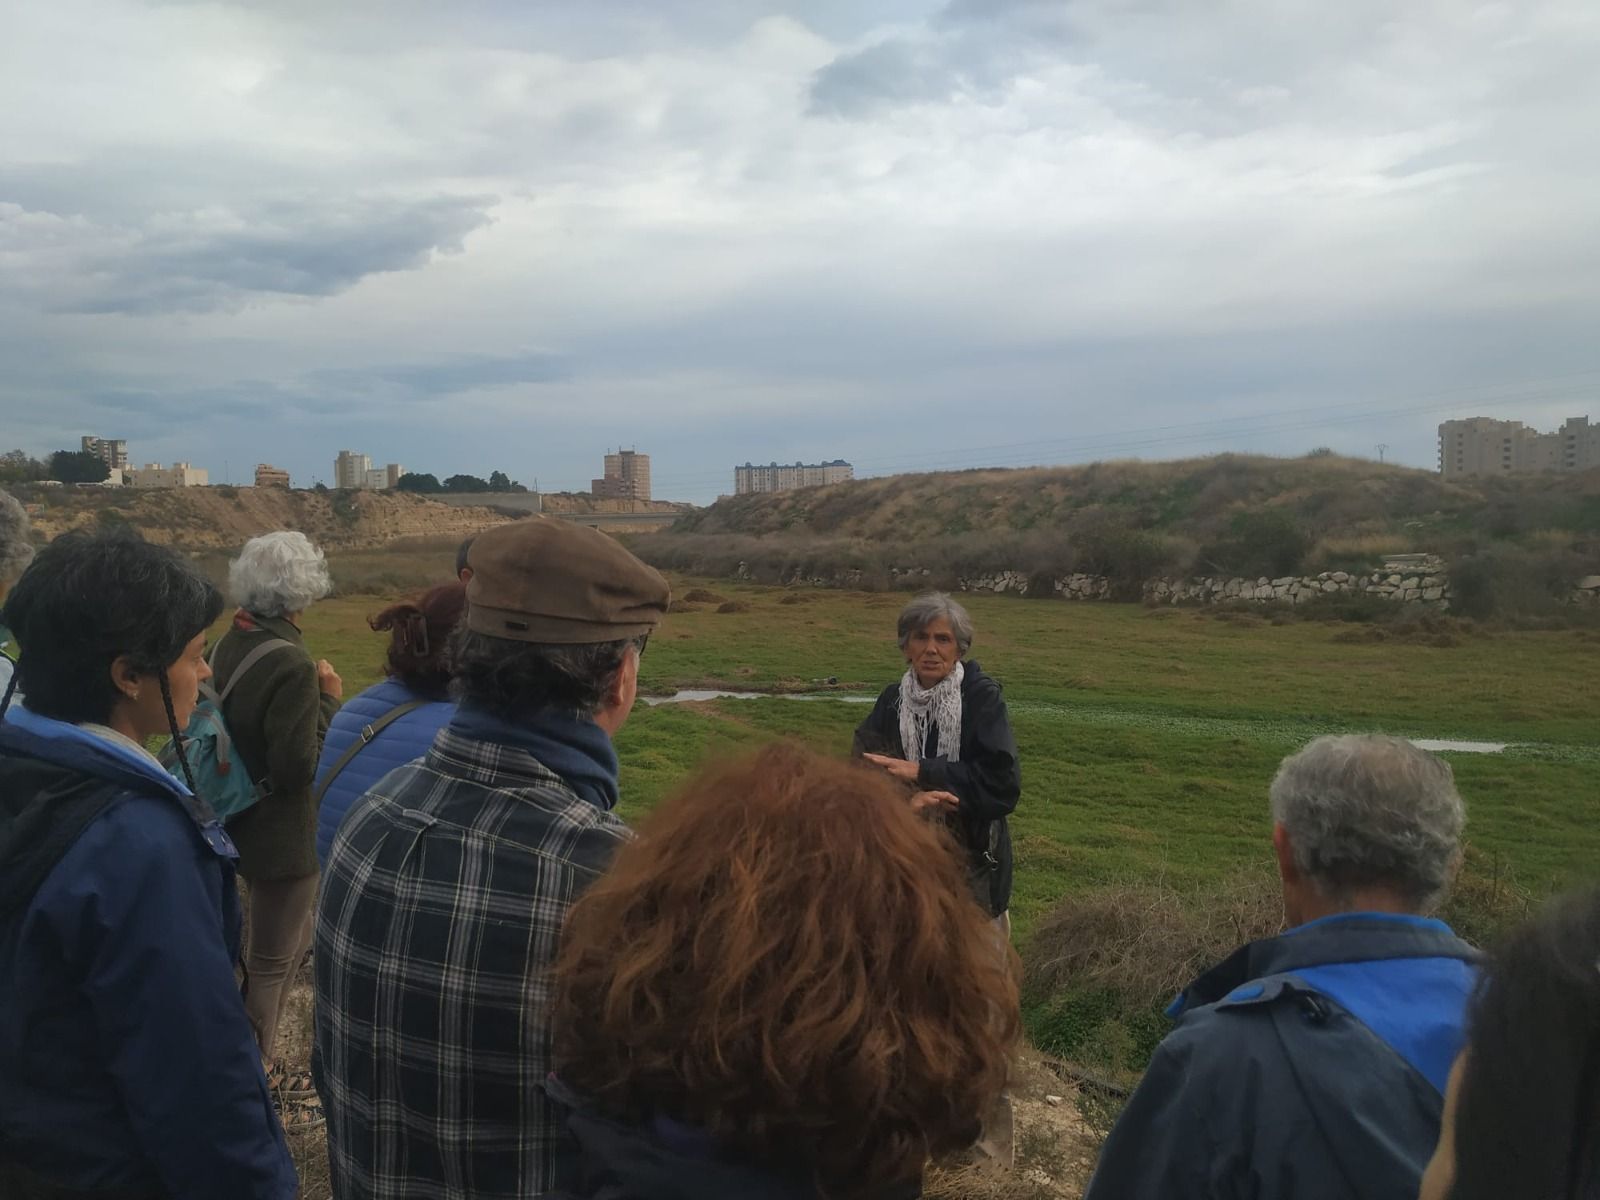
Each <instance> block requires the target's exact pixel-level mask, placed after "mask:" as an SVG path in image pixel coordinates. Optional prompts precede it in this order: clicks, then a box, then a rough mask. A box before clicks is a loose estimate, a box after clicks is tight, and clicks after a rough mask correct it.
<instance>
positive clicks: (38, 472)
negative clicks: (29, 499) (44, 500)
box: [0, 450, 111, 483]
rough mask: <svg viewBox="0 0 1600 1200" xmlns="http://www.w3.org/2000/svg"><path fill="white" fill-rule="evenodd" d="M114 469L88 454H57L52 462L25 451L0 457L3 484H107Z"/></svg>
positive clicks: (63, 452) (58, 451) (0, 481)
mask: <svg viewBox="0 0 1600 1200" xmlns="http://www.w3.org/2000/svg"><path fill="white" fill-rule="evenodd" d="M109 478H111V468H110V467H108V466H107V465H106V462H105V460H104V459H102V458H101V457H100V456H99V455H98V454H91V453H90V452H89V451H87V450H57V451H56V452H55V453H54V454H52V455H50V457H49V458H43V459H40V458H34V457H33V456H31V455H30V454H28V452H27V451H25V450H7V451H6V452H5V453H4V454H0V483H38V482H40V481H41V480H45V479H54V480H58V481H60V482H61V483H104V482H105V481H106V480H107V479H109Z"/></svg>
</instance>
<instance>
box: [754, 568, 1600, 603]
mask: <svg viewBox="0 0 1600 1200" xmlns="http://www.w3.org/2000/svg"><path fill="white" fill-rule="evenodd" d="M740 566H741V571H740V573H739V575H740V578H748V577H749V573H748V571H747V570H744V569H743V564H740ZM889 574H890V577H891V578H892V579H893V581H894V583H895V586H896V587H900V588H903V587H905V586H906V585H907V584H911V585H912V586H915V584H916V583H917V582H918V581H919V580H923V579H929V580H930V581H931V572H929V571H928V569H927V568H925V567H893V568H891V569H890V572H889ZM862 578H863V576H862V573H861V572H860V571H844V572H841V573H840V574H838V575H835V576H832V577H830V578H825V577H822V576H817V577H814V578H811V577H802V576H799V575H797V576H795V577H794V578H793V579H788V580H785V583H787V584H789V585H790V586H793V585H796V584H810V585H812V586H814V587H836V588H837V587H842V588H853V587H859V586H861V582H862ZM1029 578H1030V577H1029V576H1028V575H1026V574H1024V573H1023V572H1021V571H995V572H993V573H991V574H988V575H976V576H974V577H972V578H971V579H962V580H961V581H960V583H959V590H960V591H963V592H994V593H999V594H1005V593H1010V594H1013V595H1017V596H1026V595H1027V594H1028V590H1029ZM1053 586H1054V589H1055V594H1056V595H1057V596H1059V597H1060V598H1061V599H1063V600H1109V599H1110V598H1111V581H1110V580H1109V579H1108V578H1106V576H1104V575H1084V574H1075V575H1067V576H1065V577H1063V578H1060V579H1056V580H1054V581H1053ZM1340 594H1344V595H1363V596H1375V597H1379V598H1381V599H1384V600H1392V601H1395V602H1396V603H1400V604H1423V605H1427V606H1428V607H1430V608H1432V609H1435V610H1436V611H1439V612H1447V611H1449V608H1450V581H1449V579H1448V578H1447V576H1446V570H1445V563H1444V560H1443V559H1440V558H1435V557H1432V556H1431V555H1430V556H1422V555H1410V556H1407V557H1406V558H1405V559H1404V560H1402V561H1398V562H1387V563H1385V564H1384V566H1383V568H1382V569H1381V570H1376V571H1370V572H1357V573H1351V572H1349V571H1323V572H1320V573H1319V574H1316V575H1284V576H1281V577H1279V578H1277V579H1268V578H1267V577H1266V576H1265V575H1262V576H1259V577H1257V578H1255V579H1227V578H1220V577H1216V576H1205V577H1195V578H1190V579H1152V580H1149V581H1148V582H1147V583H1146V584H1145V585H1144V593H1143V595H1144V601H1145V603H1147V604H1217V603H1220V602H1223V601H1241V602H1245V603H1250V602H1254V603H1260V604H1273V603H1275V604H1305V603H1306V602H1308V601H1310V600H1314V599H1316V598H1317V597H1318V596H1334V595H1340ZM1572 602H1573V603H1574V604H1600V575H1589V576H1586V577H1585V578H1583V579H1580V580H1579V581H1578V584H1577V586H1576V587H1575V588H1574V589H1573V593H1572Z"/></svg>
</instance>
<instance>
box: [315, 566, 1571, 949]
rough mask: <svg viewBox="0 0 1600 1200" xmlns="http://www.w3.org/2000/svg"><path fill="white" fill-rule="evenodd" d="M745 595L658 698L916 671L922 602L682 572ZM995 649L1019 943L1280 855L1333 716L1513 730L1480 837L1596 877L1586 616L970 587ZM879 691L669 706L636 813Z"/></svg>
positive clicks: (737, 596) (717, 620)
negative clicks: (1290, 784) (1296, 752)
mask: <svg viewBox="0 0 1600 1200" xmlns="http://www.w3.org/2000/svg"><path fill="white" fill-rule="evenodd" d="M675 583H676V587H675V592H676V593H677V594H678V595H684V594H686V593H687V592H689V591H690V590H691V589H693V588H695V587H700V588H703V589H707V590H709V591H711V592H714V593H715V594H716V595H717V597H719V598H725V599H727V600H732V601H738V602H741V603H742V604H743V605H745V606H747V607H746V609H745V610H744V611H738V612H727V613H722V612H718V611H716V609H717V608H718V607H719V604H718V603H717V602H716V601H709V602H703V603H696V604H691V605H690V608H691V611H682V612H677V613H673V614H672V615H670V616H669V617H668V618H667V620H666V621H665V623H664V624H663V626H662V628H661V629H660V630H659V631H658V632H657V633H656V635H655V636H654V637H652V639H651V641H650V645H649V648H648V651H647V653H646V655H645V658H644V661H643V664H642V669H641V682H642V686H643V687H644V689H645V690H647V691H649V692H652V693H667V692H671V691H674V690H676V689H679V688H689V687H709V688H725V689H738V690H751V691H771V690H781V691H808V690H813V689H814V688H815V687H816V686H818V685H816V684H815V683H814V682H813V681H818V680H822V679H826V678H828V677H836V678H837V679H838V681H839V683H838V689H839V690H840V691H841V692H844V693H849V694H854V695H857V696H862V697H864V696H870V695H872V694H874V693H876V691H877V690H878V689H879V688H881V687H882V686H883V685H884V684H886V683H888V682H890V681H891V680H893V679H895V678H897V677H898V675H899V673H900V671H901V670H902V669H903V664H902V662H901V660H900V658H899V653H898V650H897V648H896V646H895V641H894V623H895V615H896V613H897V611H898V608H899V605H900V604H901V603H902V602H903V599H904V598H903V597H901V596H898V595H891V594H868V593H860V594H857V593H843V592H792V591H784V590H780V589H772V588H759V587H747V586H739V585H730V584H724V583H715V584H708V583H696V582H694V581H685V580H678V581H675ZM964 602H965V603H967V605H968V607H969V608H970V609H971V611H972V615H973V619H974V622H975V624H976V628H977V639H976V643H975V645H974V647H973V652H972V657H974V658H975V659H977V660H978V661H980V662H981V663H982V664H983V665H984V668H985V669H986V670H988V671H990V672H991V673H992V674H994V675H996V676H997V677H998V678H999V679H1000V680H1001V681H1002V682H1003V683H1004V684H1005V687H1006V696H1007V699H1008V702H1009V704H1010V706H1011V710H1012V716H1013V722H1014V724H1015V727H1016V731H1017V737H1018V742H1019V744H1020V746H1021V750H1022V755H1023V775H1024V793H1023V799H1022V803H1021V805H1020V806H1019V808H1018V811H1017V815H1016V817H1015V818H1014V821H1013V832H1014V837H1015V840H1016V846H1017V885H1016V899H1015V902H1014V907H1013V915H1014V917H1015V919H1016V925H1017V929H1018V935H1019V941H1024V942H1025V938H1026V935H1027V932H1028V930H1029V929H1030V928H1031V927H1032V926H1033V924H1034V923H1035V922H1036V921H1037V919H1038V917H1039V916H1040V914H1041V913H1042V912H1044V911H1045V910H1046V909H1047V908H1048V907H1050V906H1051V905H1052V903H1054V902H1055V901H1057V900H1058V899H1060V898H1061V897H1062V896H1064V895H1067V894H1068V893H1071V892H1073V891H1076V890H1080V889H1089V888H1094V887H1098V886H1101V885H1104V884H1109V883H1119V884H1120V883H1129V882H1143V881H1151V880H1161V881H1164V882H1168V883H1171V884H1173V885H1174V886H1181V887H1191V886H1192V887H1203V886H1204V885H1206V884H1207V883H1209V882H1213V881H1215V880H1218V879H1222V878H1225V877H1228V876H1230V875H1232V874H1236V873H1237V872H1238V870H1239V869H1240V868H1247V867H1251V866H1261V867H1263V868H1264V867H1265V864H1266V863H1267V862H1268V857H1267V841H1266V837H1267V832H1268V824H1267V816H1266V799H1265V797H1266V788H1267V784H1268V782H1269V780H1270V779H1271V777H1272V773H1273V771H1274V770H1275V769H1276V766H1277V764H1278V762H1279V760H1280V759H1281V758H1282V757H1283V756H1284V755H1285V754H1286V753H1288V752H1289V751H1291V750H1293V749H1294V748H1295V747H1296V746H1298V745H1300V744H1302V743H1303V742H1305V741H1307V740H1308V739H1310V738H1311V737H1313V736H1315V735H1317V734H1319V733H1324V732H1330V731H1338V730H1367V729H1371V730H1383V731H1387V732H1393V733H1402V734H1407V735H1410V736H1419V737H1436V738H1479V739H1485V740H1494V741H1506V742H1511V743H1513V745H1512V746H1511V748H1510V749H1509V750H1508V751H1507V752H1506V753H1504V754H1500V755H1480V754H1465V753H1452V754H1449V755H1447V757H1448V758H1449V759H1450V761H1451V763H1452V765H1453V766H1454V768H1455V771H1456V775H1457V778H1458V780H1459V782H1460V786H1461V790H1462V793H1463V795H1464V796H1465V797H1466V799H1467V803H1468V806H1469V814H1470V818H1469V837H1470V840H1471V843H1472V845H1473V846H1474V847H1475V848H1476V850H1477V851H1478V852H1479V853H1480V855H1482V856H1483V857H1484V858H1486V859H1487V860H1489V861H1492V862H1494V863H1495V864H1497V865H1498V866H1499V867H1501V868H1503V869H1504V870H1506V871H1507V872H1508V873H1509V874H1510V875H1511V876H1512V877H1514V878H1515V879H1516V881H1517V882H1518V883H1520V884H1521V885H1522V886H1523V887H1525V888H1528V889H1530V890H1531V891H1533V892H1534V893H1535V894H1539V893H1543V892H1546V891H1549V890H1552V889H1554V888H1557V887H1560V886H1562V885H1563V884H1565V883H1568V882H1570V881H1573V880H1575V879H1577V878H1580V877H1583V876H1592V875H1593V874H1594V873H1595V863H1596V862H1597V860H1600V824H1597V822H1596V821H1595V819H1594V818H1595V813H1596V809H1597V808H1600V721H1597V718H1596V714H1597V713H1600V636H1597V635H1595V634H1594V633H1592V632H1589V631H1585V630H1576V631H1565V632H1534V633H1499V634H1487V633H1484V634H1473V635H1469V636H1467V637H1466V638H1465V639H1464V640H1462V641H1461V643H1460V644H1459V645H1456V646H1453V647H1448V648H1441V647H1437V646H1433V645H1420V644H1419V645H1411V644H1405V643H1403V642H1402V643H1396V642H1386V643H1382V644H1376V645H1365V644H1345V643H1343V642H1340V641H1337V640H1336V638H1338V637H1339V635H1340V633H1341V631H1342V630H1346V629H1348V627H1347V626H1342V625H1339V624H1322V623H1312V622H1305V623H1290V624H1285V625H1272V624H1269V623H1267V622H1265V621H1261V620H1259V619H1254V618H1252V619H1248V620H1228V619H1219V617H1218V616H1216V615H1214V614H1213V615H1207V614H1202V613H1198V612H1194V611H1191V610H1170V609H1167V610H1151V609H1144V608H1140V607H1137V606H1132V605H1111V604H1083V603H1067V602H1039V601H1032V602H1030V601H1024V600H1016V599H1012V598H1007V597H990V596H972V597H967V598H964ZM382 603H383V601H382V600H381V599H379V598H376V597H368V596H361V597H353V598H349V599H334V600H329V601H325V602H323V603H322V604H319V605H317V606H316V607H315V608H313V609H312V610H311V611H310V613H309V614H308V615H307V618H306V621H305V625H306V635H307V640H308V643H309V644H310V647H311V649H312V651H313V653H315V654H319V655H324V656H326V657H328V658H329V659H331V660H332V661H333V662H334V664H335V665H336V666H337V667H338V669H339V670H340V671H341V673H342V674H343V675H344V677H345V681H346V690H347V694H353V693H354V692H355V691H356V690H359V689H360V688H362V687H364V686H366V685H367V684H369V683H371V682H372V681H374V680H375V679H377V678H378V675H379V673H380V671H381V661H382V653H383V647H384V643H383V639H382V638H381V637H380V636H379V635H376V634H373V633H372V632H370V630H368V629H367V627H366V624H365V618H366V616H367V614H369V613H370V612H373V611H375V610H376V609H377V608H378V607H380V606H381V604H382ZM864 715H865V709H864V707H863V706H861V705H860V704H853V703H849V702H847V701H846V700H844V699H842V698H839V699H832V698H830V699H825V700H817V701H806V702H799V701H794V700H785V699H780V698H765V699H760V700H716V701H709V702H702V703H694V704H687V705H670V706H662V707H657V708H646V707H645V706H643V705H641V706H640V707H639V708H638V709H637V710H636V711H635V714H634V716H633V718H632V720H631V721H630V722H629V724H628V726H627V727H626V728H625V729H624V730H623V731H622V733H621V735H620V736H619V738H618V750H619V753H620V755H621V758H622V764H623V777H622V786H623V795H624V800H623V805H622V812H623V814H624V815H625V816H627V817H628V818H630V819H634V818H638V817H640V816H642V815H643V814H644V813H646V812H647V811H648V810H649V809H650V807H651V806H652V805H653V804H655V803H656V801H657V800H659V799H660V798H661V797H662V796H663V795H664V794H666V793H667V792H669V791H670V790H671V789H673V788H674V787H676V786H679V785H680V784H681V783H682V781H683V780H684V779H685V778H686V777H687V776H688V775H689V774H690V773H691V772H692V771H693V770H694V768H695V766H696V765H697V764H699V763H701V762H703V761H705V760H706V759H707V758H710V757H713V756H716V755H721V754H726V753H730V752H735V751H737V750H738V749H739V748H741V747H747V746H751V745H754V744H756V743H757V742H759V741H761V740H763V739H767V738H772V737H791V738H795V739H797V740H799V741H802V742H804V743H806V744H808V745H811V746H814V747H816V748H818V749H820V750H824V751H828V752H832V753H839V754H843V753H846V752H847V751H848V747H849V744H850V734H851V730H852V729H853V727H854V725H855V723H856V722H857V721H859V720H860V719H861V718H862V716H864Z"/></svg>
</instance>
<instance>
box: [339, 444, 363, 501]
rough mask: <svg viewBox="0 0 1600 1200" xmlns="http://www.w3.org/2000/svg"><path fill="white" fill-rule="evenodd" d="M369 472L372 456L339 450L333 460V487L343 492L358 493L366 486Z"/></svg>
mask: <svg viewBox="0 0 1600 1200" xmlns="http://www.w3.org/2000/svg"><path fill="white" fill-rule="evenodd" d="M371 470H372V455H370V454H357V453H356V452H355V451H354V450H341V451H339V456H338V457H337V458H335V459H334V460H333V486H334V487H336V488H340V489H342V490H345V491H352V492H353V491H359V490H361V489H362V488H365V487H366V486H367V474H368V472H370V471H371Z"/></svg>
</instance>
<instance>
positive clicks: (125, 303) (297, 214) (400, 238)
mask: <svg viewBox="0 0 1600 1200" xmlns="http://www.w3.org/2000/svg"><path fill="white" fill-rule="evenodd" d="M492 203H493V200H492V198H489V197H468V198H456V197H436V198H433V199H428V200H420V201H396V200H367V201H354V202H345V203H342V204H336V205H330V204H325V203H323V204H318V203H289V202H280V203H276V204H272V205H269V206H266V207H264V208H262V209H260V210H258V211H256V212H253V213H249V214H235V213H232V212H227V213H222V214H217V213H212V212H202V213H192V214H183V215H175V216H166V217H163V218H160V219H159V220H158V221H153V222H151V223H149V224H147V225H146V226H144V227H143V228H140V229H138V230H135V231H133V232H131V233H124V234H122V235H121V236H120V237H119V236H117V235H116V234H113V235H112V237H111V238H109V239H108V240H114V241H120V242H121V244H120V245H117V246H116V247H115V248H113V249H101V250H98V251H95V252H91V253H90V254H88V255H86V256H85V258H84V259H83V261H82V263H81V266H80V271H81V275H80V278H79V281H78V287H77V288H76V289H75V290H76V291H77V292H78V294H77V295H76V296H75V297H73V298H71V299H67V300H65V301H63V302H61V303H59V304H58V305H57V308H58V311H62V312H69V313H158V312H201V311H208V310H211V309H219V308H221V309H226V308H231V307H236V306H237V305H239V304H240V303H242V302H244V301H246V300H248V299H251V298H253V297H262V296H299V297H316V296H332V295H336V294H338V293H339V292H342V291H344V290H346V289H347V288H350V287H353V286H354V285H355V284H357V283H358V282H360V281H361V280H362V279H364V278H365V277H367V276H369V275H375V274H381V273H384V272H390V271H406V270H414V269H416V268H419V267H422V266H425V265H426V264H427V263H428V261H429V260H430V259H431V258H432V257H433V255H434V254H436V253H444V254H450V253H460V252H461V251H462V249H463V248H464V246H463V243H464V240H465V238H466V236H467V235H468V234H469V233H471V232H473V231H474V230H476V229H480V228H482V227H483V226H484V225H486V224H488V222H489V216H488V212H487V208H488V206H489V205H490V204H492Z"/></svg>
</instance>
